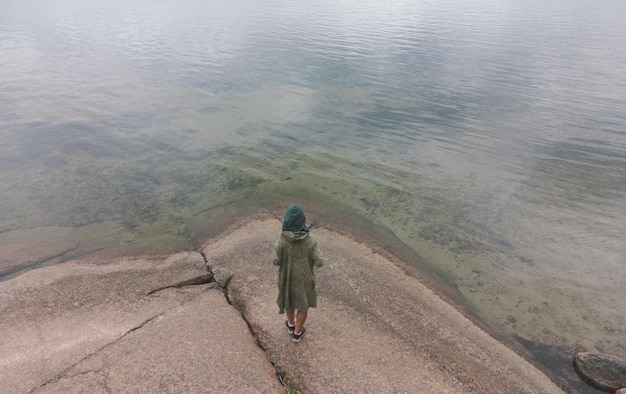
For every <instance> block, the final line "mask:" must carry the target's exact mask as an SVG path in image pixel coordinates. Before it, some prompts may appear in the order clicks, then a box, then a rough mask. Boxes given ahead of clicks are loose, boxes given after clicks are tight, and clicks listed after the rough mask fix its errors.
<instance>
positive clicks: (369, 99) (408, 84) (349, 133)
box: [0, 0, 626, 392]
mask: <svg viewBox="0 0 626 394" xmlns="http://www.w3.org/2000/svg"><path fill="white" fill-rule="evenodd" d="M51 3H52V4H51ZM129 3H130V4H129ZM624 20H626V2H623V1H621V0H602V1H591V0H567V1H564V0H563V1H561V0H556V1H550V2H544V1H538V0H530V1H527V2H518V1H509V0H497V1H496V0H476V1H467V2H453V1H415V0H412V1H403V0H393V1H388V2H378V1H368V0H364V1H358V2H357V1H341V0H340V1H336V2H324V1H317V0H313V1H306V2H304V1H302V2H300V1H296V2H293V1H292V2H283V1H278V0H268V1H246V0H241V1H231V2H217V1H192V0H190V1H184V2H180V1H173V0H156V1H147V0H141V1H136V2H126V1H116V0H114V1H103V0H88V1H78V0H60V1H55V2H46V1H43V0H20V1H18V0H0V54H1V56H0V174H1V177H0V199H1V201H2V203H1V204H0V247H1V248H2V249H0V252H2V253H3V254H5V255H7V256H9V255H10V256H14V255H15V254H16V252H18V253H17V254H18V255H20V256H25V257H23V258H22V260H19V259H17V260H16V258H15V257H11V259H13V260H11V259H9V258H7V259H8V260H11V261H7V259H5V262H3V263H2V265H0V269H2V275H3V277H4V278H8V277H10V275H15V274H17V270H18V268H19V269H21V268H24V267H28V266H36V265H39V264H47V263H55V262H60V261H63V260H65V259H68V258H72V257H76V256H80V255H81V254H85V253H89V252H93V251H97V250H102V249H107V248H116V247H119V246H121V245H125V246H128V247H136V248H140V249H141V248H147V249H149V248H152V247H154V246H155V245H163V244H167V245H174V246H177V247H191V246H193V245H195V243H196V242H197V241H198V239H199V237H201V233H202V230H201V229H202V226H203V225H206V223H207V222H209V223H210V221H211V220H213V219H214V218H216V217H220V215H221V216H225V215H228V214H231V213H232V212H236V211H237V210H241V209H243V208H249V207H257V208H259V207H261V208H262V207H263V204H264V203H265V202H268V201H272V200H275V199H277V198H284V197H285V196H286V198H287V199H289V198H291V199H293V200H297V201H300V202H303V205H305V206H306V203H307V202H309V203H317V204H323V205H326V206H329V207H334V208H333V209H336V211H337V212H342V213H343V214H345V215H346V217H358V218H361V219H363V220H367V221H369V222H371V223H372V224H375V225H378V226H382V227H383V228H386V229H388V230H390V231H392V232H393V234H395V236H396V237H397V238H398V239H399V240H400V241H402V242H403V243H404V244H406V245H407V246H409V247H410V248H412V249H413V250H415V251H416V252H418V253H419V254H420V255H422V256H423V257H424V259H425V262H426V264H427V265H428V267H427V268H428V269H429V270H431V272H434V273H436V274H437V275H438V276H440V277H441V278H443V279H444V280H445V281H446V283H447V284H448V286H450V288H451V289H452V290H453V291H455V292H457V296H458V297H457V298H458V301H460V302H462V303H463V304H464V305H465V306H467V307H468V308H469V309H470V310H472V311H474V313H475V314H476V315H477V316H478V317H479V318H480V319H482V320H483V321H485V322H486V323H487V324H488V325H489V326H490V327H492V328H493V329H494V330H495V331H497V332H499V333H501V334H502V336H503V337H508V338H512V339H513V340H514V341H516V342H518V343H519V344H521V345H523V346H524V347H525V348H526V349H528V350H530V352H532V354H533V356H534V357H536V358H537V359H538V360H539V361H540V362H541V363H543V364H545V365H546V366H548V367H549V368H550V369H552V371H553V372H555V373H556V374H557V376H558V377H559V379H562V380H563V381H564V382H566V383H565V384H567V385H568V386H569V387H571V388H572V389H573V390H575V391H582V392H585V391H587V392H592V391H590V390H587V389H586V388H585V387H584V385H581V384H579V383H578V379H577V378H576V376H575V375H574V373H573V371H572V368H571V366H570V364H571V356H572V355H573V354H574V352H576V351H579V350H587V351H596V350H597V351H604V352H609V353H613V354H617V355H622V356H623V355H624V354H625V353H626V347H625V346H626V329H625V328H624V327H626V320H625V318H624V316H625V315H626V290H625V289H626V244H625V242H624V239H625V234H626V50H624V45H623V44H624V42H626V25H625V24H624V23H623V21H624ZM33 246H37V248H39V249H37V248H33ZM33 250H45V251H46V252H37V251H33ZM16 267H17V268H16Z"/></svg>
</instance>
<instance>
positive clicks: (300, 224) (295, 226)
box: [283, 204, 309, 232]
mask: <svg viewBox="0 0 626 394" xmlns="http://www.w3.org/2000/svg"><path fill="white" fill-rule="evenodd" d="M283 231H293V232H298V231H306V232H308V231H309V228H308V227H307V226H306V218H305V217H304V212H302V208H300V206H299V205H296V204H294V205H292V206H290V207H289V208H287V212H285V219H283Z"/></svg>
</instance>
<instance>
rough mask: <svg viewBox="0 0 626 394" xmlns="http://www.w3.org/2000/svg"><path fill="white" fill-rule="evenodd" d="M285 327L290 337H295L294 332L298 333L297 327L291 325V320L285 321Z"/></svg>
mask: <svg viewBox="0 0 626 394" xmlns="http://www.w3.org/2000/svg"><path fill="white" fill-rule="evenodd" d="M285 327H286V328H287V332H288V333H289V335H293V333H294V331H296V326H292V325H291V324H289V320H285Z"/></svg>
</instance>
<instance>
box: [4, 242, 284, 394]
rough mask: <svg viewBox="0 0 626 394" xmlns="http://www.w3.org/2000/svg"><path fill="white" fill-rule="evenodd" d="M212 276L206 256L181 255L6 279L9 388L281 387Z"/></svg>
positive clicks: (69, 266) (71, 266) (78, 264)
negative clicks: (207, 266)
mask: <svg viewBox="0 0 626 394" xmlns="http://www.w3.org/2000/svg"><path fill="white" fill-rule="evenodd" d="M212 280H213V276H212V274H211V273H210V272H209V271H208V270H207V269H206V265H205V262H204V258H203V257H202V255H200V254H199V253H180V254H177V255H174V256H169V257H167V256H165V257H151V258H137V259H121V260H114V261H101V260H97V259H95V260H84V261H75V262H71V263H65V264H61V265H56V266H52V267H45V268H40V269H36V270H33V271H29V272H27V273H25V274H23V275H21V276H19V277H17V278H14V279H11V280H8V281H5V282H0V332H2V336H1V337H0V382H2V392H3V393H24V392H206V391H214V392H238V391H245V392H276V391H279V392H280V391H281V390H282V389H283V388H282V386H281V385H280V383H279V381H278V379H277V377H276V374H275V369H274V368H273V367H272V366H271V364H270V363H269V362H268V360H267V357H266V356H265V354H264V353H263V352H262V351H261V350H260V349H259V348H258V346H257V344H256V342H255V339H254V337H253V336H252V334H251V333H250V330H249V328H248V327H247V325H246V323H245V321H243V320H242V319H241V315H240V314H239V312H237V311H236V310H235V309H234V308H233V307H232V306H231V305H229V304H228V302H227V300H226V298H225V297H224V295H223V293H222V292H221V291H220V290H219V289H218V288H217V286H216V285H215V283H213V282H212ZM244 361H245V362H244Z"/></svg>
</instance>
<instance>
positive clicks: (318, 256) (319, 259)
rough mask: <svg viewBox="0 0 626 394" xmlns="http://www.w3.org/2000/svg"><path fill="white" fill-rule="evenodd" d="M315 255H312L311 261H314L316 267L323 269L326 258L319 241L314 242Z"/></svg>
mask: <svg viewBox="0 0 626 394" xmlns="http://www.w3.org/2000/svg"><path fill="white" fill-rule="evenodd" d="M312 247H313V253H312V254H311V259H312V260H313V264H314V265H315V266H316V267H321V266H323V265H324V256H323V255H322V251H321V250H320V248H319V245H318V244H317V241H315V240H313V245H312Z"/></svg>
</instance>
